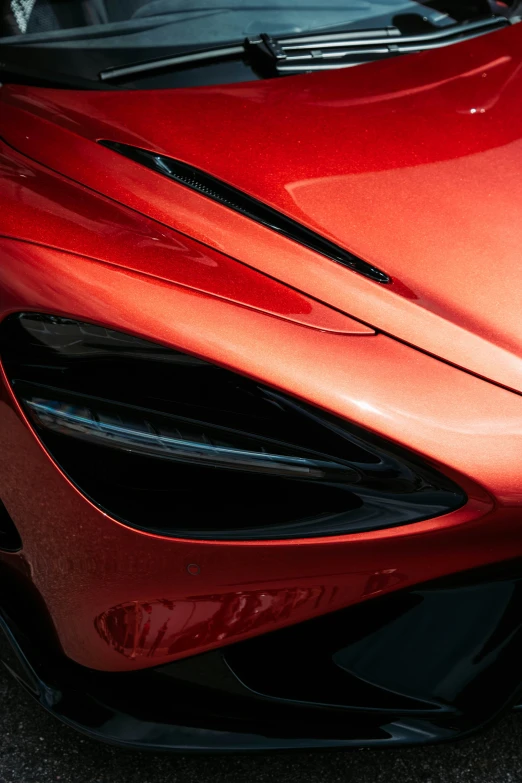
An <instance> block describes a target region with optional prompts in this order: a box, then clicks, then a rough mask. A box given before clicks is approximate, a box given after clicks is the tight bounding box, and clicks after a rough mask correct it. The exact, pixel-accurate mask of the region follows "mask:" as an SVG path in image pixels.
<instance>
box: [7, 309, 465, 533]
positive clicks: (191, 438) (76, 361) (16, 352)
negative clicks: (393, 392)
mask: <svg viewBox="0 0 522 783" xmlns="http://www.w3.org/2000/svg"><path fill="white" fill-rule="evenodd" d="M0 348H1V355H2V360H3V364H4V367H5V370H6V373H7V375H8V377H9V379H10V382H11V384H12V387H13V389H14V392H15V394H16V396H17V398H18V400H19V401H20V403H21V405H22V407H23V408H24V410H25V412H26V414H27V416H28V418H29V419H30V420H31V422H32V424H33V426H34V428H35V430H36V432H37V433H38V435H39V437H40V438H41V440H42V442H43V443H44V445H45V446H46V448H47V449H48V451H49V452H50V453H51V454H52V456H53V457H54V459H55V460H56V462H57V463H58V464H59V465H60V467H61V468H62V470H63V471H64V472H65V473H66V474H67V475H68V476H69V478H70V479H71V480H72V481H73V482H74V483H75V484H76V485H77V486H78V487H79V488H80V490H81V491H82V492H83V493H84V494H85V495H87V496H88V497H89V498H90V499H91V500H92V501H93V502H94V503H96V504H97V505H98V506H100V507H101V508H103V510H104V511H107V512H108V513H110V514H112V515H113V516H115V517H117V518H118V519H120V520H122V521H124V522H126V523H128V524H130V525H133V526H135V527H139V528H141V529H145V530H148V531H152V532H158V533H162V534H166V535H172V536H182V537H190V538H204V539H263V538H264V539H270V538H272V539H273V538H294V537H303V536H325V535H334V534H339V533H348V532H357V531H362V530H370V529H375V528H382V527H390V526H394V525H400V524H406V523H409V522H414V521H417V520H420V519H426V518H428V517H432V516H437V515H440V514H444V513H447V512H448V511H451V510H453V509H455V508H458V507H459V506H461V505H462V504H463V503H464V502H465V500H466V498H465V495H464V494H463V493H462V491H461V490H460V489H459V488H458V487H457V486H456V485H454V484H453V483H452V482H451V481H449V480H448V479H447V478H446V477H444V476H442V475H440V474H439V473H437V472H436V471H434V470H433V469H431V468H428V467H426V466H424V465H421V464H417V463H416V462H415V461H414V460H411V459H410V458H409V457H405V456H403V455H402V454H400V455H399V454H398V453H397V452H396V450H394V449H393V448H392V447H390V446H389V444H386V443H384V442H382V441H379V440H376V439H375V438H373V437H371V436H369V435H368V434H366V433H364V432H362V431H361V430H359V429H358V428H355V427H353V426H351V425H349V424H348V423H347V422H345V421H343V420H340V419H337V418H335V417H332V416H329V415H327V414H325V413H323V412H322V411H320V410H318V409H316V408H313V407H311V406H308V405H305V404H303V403H301V402H299V401H297V400H295V399H293V398H291V397H288V396H286V395H284V394H281V393H279V392H277V391H274V390H272V389H270V388H268V387H266V386H263V385H261V384H259V383H256V382H255V381H252V380H249V379H248V378H244V377H243V376H241V375H238V374H236V373H234V372H231V371H230V370H225V369H222V368H220V367H218V366H216V365H214V364H211V363H209V362H205V361H203V360H201V359H198V358H195V357H192V356H189V355H187V354H184V353H180V352H178V351H175V350H173V349H169V348H165V347H162V346H160V345H156V344H154V343H151V342H148V341H146V340H142V339H139V338H135V337H132V336H129V335H126V334H123V333H120V332H116V331H112V330H109V329H105V328H103V327H100V326H95V325H92V324H88V323H81V322H78V321H72V320H70V319H65V318H60V317H54V316H49V315H41V314H34V313H27V314H23V313H22V314H16V315H13V316H10V317H9V318H7V319H6V320H5V321H4V322H3V324H2V326H1V329H0Z"/></svg>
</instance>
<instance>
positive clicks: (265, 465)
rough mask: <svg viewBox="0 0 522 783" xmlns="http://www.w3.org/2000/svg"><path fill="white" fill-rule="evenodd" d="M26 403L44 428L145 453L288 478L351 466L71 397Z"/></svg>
mask: <svg viewBox="0 0 522 783" xmlns="http://www.w3.org/2000/svg"><path fill="white" fill-rule="evenodd" d="M24 403H25V405H26V406H27V407H28V408H29V410H30V412H31V414H32V416H33V419H34V420H35V421H36V423H37V424H39V425H40V426H42V427H45V429H47V430H52V431H54V432H59V433H61V434H65V435H69V436H72V437H75V438H78V439H80V440H86V441H89V442H91V443H98V444H100V445H103V446H107V447H110V448H117V449H122V450H126V451H131V452H138V453H140V454H143V455H145V456H151V457H158V458H160V459H171V460H175V461H178V462H197V463H200V464H202V465H207V466H213V467H221V468H229V469H236V470H246V471H251V472H257V473H269V474H276V475H280V476H286V477H289V478H291V477H294V478H306V479H324V478H326V476H327V473H328V472H330V471H335V472H336V473H337V474H338V473H339V471H343V472H344V473H345V474H348V475H349V474H351V473H352V472H353V471H351V470H350V468H349V467H347V466H345V465H342V464H339V463H336V462H329V461H327V460H321V459H307V458H305V457H297V456H290V455H288V456H287V455H284V454H270V453H267V452H262V451H260V452H255V451H248V450H246V449H235V448H231V447H228V446H215V445H212V444H207V443H201V442H197V441H191V440H185V439H182V438H174V437H171V436H166V435H162V434H160V433H157V432H155V431H154V428H153V427H152V426H151V425H150V424H149V422H147V421H145V420H144V421H143V425H144V427H146V428H147V429H148V431H144V430H140V429H138V428H137V427H133V426H132V425H131V426H129V425H126V426H122V425H119V424H113V423H108V422H104V421H99V420H98V419H96V418H95V415H94V414H93V413H92V412H91V411H90V410H88V409H87V408H84V407H80V406H74V405H70V404H69V403H60V402H58V401H54V400H52V401H49V400H45V401H44V400H29V399H26V400H24ZM64 408H66V409H64ZM80 412H81V413H80Z"/></svg>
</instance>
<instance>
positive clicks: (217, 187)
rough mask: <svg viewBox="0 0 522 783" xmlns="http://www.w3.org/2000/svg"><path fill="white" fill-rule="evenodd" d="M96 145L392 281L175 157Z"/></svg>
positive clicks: (110, 144)
mask: <svg viewBox="0 0 522 783" xmlns="http://www.w3.org/2000/svg"><path fill="white" fill-rule="evenodd" d="M99 143H100V144H101V145H102V146H104V147H108V149H111V150H114V152H119V153H120V155H124V156H125V157H126V158H130V160H133V161H135V162H136V163H141V165H142V166H146V167H147V168H149V169H152V170H153V171H156V172H157V173H158V174H163V176H165V177H169V179H172V180H174V181H175V182H178V183H179V184H180V185H185V187H187V188H191V190H195V191H196V192H197V193H201V195H203V196H206V197H207V198H210V199H212V200H213V201H217V202H218V203H220V204H223V205H224V206H225V207H228V208H229V209H233V210H234V211H235V212H239V213H240V214H242V215H245V217H248V218H250V219H251V220H255V221H256V223H261V224H262V225H264V226H267V227H268V228H271V229H272V230H273V231H277V232H278V233H279V234H283V235H284V236H285V237H288V239H293V240H294V242H299V243H300V244H301V245H304V246H305V247H308V248H310V250H315V251H316V252H317V253H320V254H321V255H323V256H326V257H327V258H331V259H332V261H336V262H337V263H338V264H343V266H347V267H349V268H350V269H353V271H354V272H359V274H361V275H364V276H365V277H369V278H370V279H371V280H375V281H376V282H378V283H390V282H391V279H390V278H389V277H388V275H386V274H385V273H384V272H381V270H380V269H377V268H376V267H374V266H372V265H371V264H368V263H367V262H366V261H363V260H362V259H361V258H357V256H354V255H352V253H349V252H348V251H346V250H343V249H342V248H341V247H338V246H337V245H335V244H334V243H333V242H330V241H329V240H328V239H325V238H324V237H322V236H321V235H320V234H316V233H315V231H311V230H310V229H308V228H305V227H304V226H302V225H301V224H300V223H297V222H296V221H295V220H292V219H291V218H289V217H286V215H282V214H281V213H280V212H278V211H277V210H275V209H272V207H269V206H267V205H266V204H263V202H262V201H258V200H257V199H255V198H252V196H248V195H246V194H245V193H243V192H242V191H241V190H238V189H237V188H233V187H232V186H231V185H227V184H226V183H225V182H221V180H219V179H216V178H215V177H211V176H210V175H209V174H206V173H205V172H204V171H200V170H199V169H195V168H194V167H193V166H188V165H187V164H186V163H181V162H180V161H179V160H174V158H169V157H167V156H165V155H157V154H155V153H153V152H149V151H148V150H144V149H141V148H140V147H134V146H132V145H130V144H120V143H119V142H116V141H105V140H103V141H100V142H99Z"/></svg>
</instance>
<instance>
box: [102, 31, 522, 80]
mask: <svg viewBox="0 0 522 783" xmlns="http://www.w3.org/2000/svg"><path fill="white" fill-rule="evenodd" d="M513 21H515V20H513ZM516 21H518V19H517V20H516ZM511 23H512V22H511V21H510V20H509V19H506V18H505V17H501V16H491V17H487V18H486V19H480V20H477V21H475V22H462V23H459V24H455V25H452V26H451V27H444V28H443V29H441V30H434V31H429V32H425V33H421V34H417V35H403V34H402V33H401V32H400V30H399V29H398V28H396V27H386V28H382V29H370V30H353V31H350V32H335V33H323V34H319V35H317V34H316V35H313V34H311V35H297V36H291V37H286V38H273V37H271V36H269V35H266V34H262V35H260V36H258V37H255V38H247V39H246V40H245V41H243V42H241V43H237V44H232V45H228V46H217V47H212V48H205V49H198V50H195V51H189V52H182V53H180V54H174V55H172V56H170V57H160V58H156V59H154V60H147V61H145V62H137V63H130V64H129V65H122V66H115V67H112V68H107V69H105V70H103V71H101V72H100V74H99V78H100V80H101V81H102V82H109V81H112V80H118V79H124V78H126V77H128V76H138V75H140V74H146V73H151V72H153V71H157V70H163V69H166V68H187V67H191V66H197V65H210V64H212V63H213V62H222V61H224V60H231V59H232V60H234V59H236V60H237V59H245V60H247V61H248V62H249V63H250V65H251V66H252V68H254V70H259V71H260V72H261V73H262V75H265V76H278V75H289V74H295V73H300V72H303V71H306V72H309V71H318V70H323V69H331V68H346V67H348V66H350V65H359V64H360V63H363V62H367V61H369V60H377V59H381V58H384V57H392V56H396V55H398V54H406V53H408V52H420V51H424V50H426V49H435V48H438V47H440V46H448V45H449V44H452V43H457V42H458V41H462V40H464V39H467V38H473V37H475V36H478V35H483V34H484V33H488V32H490V31H492V30H495V29H497V28H500V27H505V26H506V25H509V24H511Z"/></svg>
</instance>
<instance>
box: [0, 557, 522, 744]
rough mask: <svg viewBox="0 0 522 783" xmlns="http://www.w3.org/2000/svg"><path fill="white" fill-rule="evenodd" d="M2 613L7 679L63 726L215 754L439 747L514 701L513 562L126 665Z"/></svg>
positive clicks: (519, 590) (517, 649)
mask: <svg viewBox="0 0 522 783" xmlns="http://www.w3.org/2000/svg"><path fill="white" fill-rule="evenodd" d="M2 586H3V587H4V592H3V595H5V585H2ZM9 592H10V594H11V595H15V594H16V595H20V590H17V591H14V590H13V589H12V588H11V589H10V590H9ZM13 616H16V606H15V604H14V602H13V601H11V603H10V606H9V611H8V612H7V611H6V610H4V611H3V613H2V614H1V615H0V631H3V640H4V644H3V646H2V645H1V644H0V658H1V659H2V660H3V662H4V664H5V665H7V666H8V668H9V669H10V670H11V671H12V673H13V674H14V675H15V676H16V677H17V678H18V680H19V682H20V683H21V684H22V685H23V686H24V687H25V688H27V690H28V691H29V692H30V693H31V694H32V695H33V696H34V697H35V698H37V699H38V700H39V701H40V703H41V704H42V705H43V706H44V707H45V708H46V709H47V710H49V711H50V712H52V713H53V714H55V715H56V716H57V717H58V718H60V719H61V720H62V721H64V722H65V723H67V724H69V725H71V726H73V727H75V728H77V729H79V730H80V731H83V732H85V733H87V734H89V735H90V736H93V737H96V738H98V739H101V740H104V741H107V742H111V743H115V744H120V745H126V746H134V747H146V748H156V749H173V750H183V751H185V750H198V751H201V750H207V751H217V752H222V751H237V750H261V749H300V748H307V747H309V748H312V747H315V748H321V747H323V748H327V747H331V748H334V747H342V746H350V745H392V746H393V745H402V744H417V743H426V742H438V741H442V740H447V739H456V738H458V737H462V736H465V735H467V734H469V733H470V732H473V731H476V730H478V729H480V728H482V727H484V726H485V725H487V724H488V723H489V722H490V721H492V720H494V719H495V718H497V717H499V716H500V715H501V714H503V712H504V711H505V710H507V709H510V708H511V707H513V706H514V705H515V704H516V703H517V702H518V700H519V698H520V683H521V680H522V672H521V668H520V659H521V653H522V564H521V563H520V562H511V563H504V564H500V565H499V566H495V567H490V568H487V569H481V570H477V571H474V572H468V573H464V574H461V575H459V576H457V577H455V578H454V579H452V580H450V579H444V580H438V581H436V582H432V583H430V584H425V585H421V586H419V587H417V588H415V589H411V590H406V591H400V592H397V593H396V594H392V595H389V596H387V597H382V598H374V599H371V600H369V601H367V602H366V603H364V604H362V605H359V606H357V607H353V608H349V609H346V610H344V611H341V612H336V613H333V614H331V615H328V616H326V617H323V618H319V619H318V620H312V621H309V622H307V623H303V624H301V625H298V626H295V627H294V628H289V629H285V630H283V631H276V632H274V633H272V634H269V635H266V636H264V637H260V638H258V639H253V640H250V641H248V642H242V643H239V644H236V645H233V646H230V647H228V648H224V649H223V650H217V651H214V652H210V653H206V654H203V655H199V656H196V657H193V658H188V659H185V660H182V661H178V662H176V663H173V664H169V665H168V666H164V667H161V668H158V669H151V670H147V671H142V672H134V673H126V674H106V673H102V672H96V671H92V670H88V669H84V668H82V667H80V666H78V665H77V664H74V663H72V662H71V661H68V660H66V659H64V658H63V657H62V656H61V655H60V653H59V652H57V650H56V648H54V647H53V646H52V644H49V643H48V642H47V641H45V642H44V639H45V635H43V634H42V633H41V631H38V635H36V634H35V632H34V631H33V630H32V628H31V625H30V624H26V626H25V628H24V629H22V628H20V627H19V626H18V625H17V624H16V623H15V622H14V621H13ZM21 616H23V615H21ZM1 638H2V633H0V639H1Z"/></svg>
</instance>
